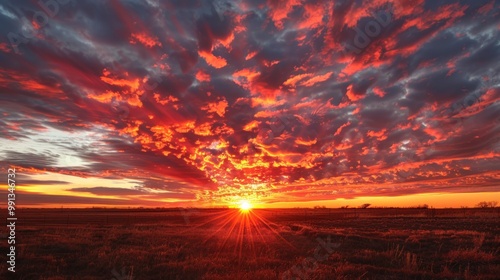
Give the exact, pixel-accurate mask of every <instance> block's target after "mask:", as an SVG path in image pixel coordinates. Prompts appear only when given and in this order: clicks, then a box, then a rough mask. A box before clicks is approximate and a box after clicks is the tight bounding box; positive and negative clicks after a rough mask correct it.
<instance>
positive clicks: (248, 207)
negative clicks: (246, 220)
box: [240, 200, 252, 212]
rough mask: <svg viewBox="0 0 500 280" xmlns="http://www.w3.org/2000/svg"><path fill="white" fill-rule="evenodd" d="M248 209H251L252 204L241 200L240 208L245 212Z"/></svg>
mask: <svg viewBox="0 0 500 280" xmlns="http://www.w3.org/2000/svg"><path fill="white" fill-rule="evenodd" d="M250 209H252V204H250V202H248V201H246V200H243V201H242V202H240V210H241V211H244V212H247V211H249V210H250Z"/></svg>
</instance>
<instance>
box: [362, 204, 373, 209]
mask: <svg viewBox="0 0 500 280" xmlns="http://www.w3.org/2000/svg"><path fill="white" fill-rule="evenodd" d="M370 205H371V204H370V203H365V204H363V205H361V206H359V208H361V209H366V208H368V207H370Z"/></svg>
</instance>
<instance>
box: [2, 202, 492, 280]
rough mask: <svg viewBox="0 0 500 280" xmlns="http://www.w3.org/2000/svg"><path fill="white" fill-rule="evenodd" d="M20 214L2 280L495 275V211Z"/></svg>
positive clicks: (85, 211)
mask: <svg viewBox="0 0 500 280" xmlns="http://www.w3.org/2000/svg"><path fill="white" fill-rule="evenodd" d="M2 213H6V211H2ZM17 217H18V221H17V223H16V265H15V267H16V272H15V273H12V272H9V271H8V270H7V264H6V262H5V261H3V262H2V265H1V266H2V268H1V269H2V270H1V271H2V272H1V275H0V278H1V279H52V280H56V279H108V280H109V279H116V280H126V279H207V280H208V279H227V280H230V279H498V275H500V254H499V253H500V249H499V248H500V246H499V245H500V223H499V221H500V209H498V208H497V209H272V210H271V209H253V210H250V211H248V212H242V211H241V210H237V209H187V208H186V209H22V210H18V214H17ZM3 218H5V217H3ZM2 238H3V239H4V240H6V239H7V233H6V232H5V231H3V232H2ZM1 248H2V252H8V247H7V242H2V243H1ZM4 258H5V253H4Z"/></svg>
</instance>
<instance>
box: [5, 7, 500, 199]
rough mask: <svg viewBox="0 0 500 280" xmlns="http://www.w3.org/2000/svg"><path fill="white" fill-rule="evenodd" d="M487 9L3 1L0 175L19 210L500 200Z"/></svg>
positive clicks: (498, 129) (499, 21)
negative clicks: (12, 175) (11, 178)
mask: <svg viewBox="0 0 500 280" xmlns="http://www.w3.org/2000/svg"><path fill="white" fill-rule="evenodd" d="M40 3H41V4H40ZM43 3H45V5H44V4H43ZM499 6H500V3H499V2H498V1H492V0H462V1H445V0H427V1H424V0H394V1H393V0H374V1H358V0H352V1H346V0H332V1H315V0H283V1H281V0H268V1H266V0H255V1H252V0H240V1H229V0H216V1H215V0H214V1H203V0H172V1H159V0H142V1H139V0H121V1H119V0H110V1H99V0H94V1H68V0H57V1H56V0H47V1H45V0H42V1H27V0H26V1H19V0H6V1H1V2H0V114H1V119H0V170H1V172H2V174H5V176H4V180H5V181H7V176H6V174H7V169H8V168H11V167H15V168H16V173H17V181H16V183H17V185H18V187H17V194H18V203H19V204H21V205H22V204H24V205H38V206H59V205H68V206H69V207H71V206H90V205H97V206H98V205H106V206H113V205H114V206H128V205H132V206H208V205H231V204H232V203H235V202H238V201H240V200H241V199H248V200H251V201H253V203H254V204H258V205H263V206H280V207H282V206H297V205H332V206H334V205H337V206H338V205H339V204H351V205H353V206H354V205H356V203H361V202H373V204H376V205H380V206H390V205H408V206H411V205H416V204H420V203H425V202H426V201H429V202H430V203H429V204H430V205H433V206H437V207H440V206H460V205H469V206H471V205H474V204H476V203H477V202H479V201H481V200H495V199H496V200H498V199H499V198H500V170H499V166H500V150H499V148H500V145H499V143H500V141H499V136H500V119H499V115H500V114H499V112H500V102H499V101H500V78H499V77H498V75H499V73H500V63H499V61H500V40H499V39H500V9H499ZM4 185H5V184H4ZM3 192H5V189H4V190H3ZM335 203H337V204H335Z"/></svg>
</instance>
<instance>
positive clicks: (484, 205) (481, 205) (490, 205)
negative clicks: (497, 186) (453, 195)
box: [476, 201, 498, 208]
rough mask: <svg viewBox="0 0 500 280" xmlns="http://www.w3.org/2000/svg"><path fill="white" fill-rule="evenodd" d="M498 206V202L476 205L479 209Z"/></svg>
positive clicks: (484, 202)
mask: <svg viewBox="0 0 500 280" xmlns="http://www.w3.org/2000/svg"><path fill="white" fill-rule="evenodd" d="M497 204H498V201H481V202H479V203H478V204H476V207H478V208H488V207H491V208H495V207H496V206H497Z"/></svg>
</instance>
